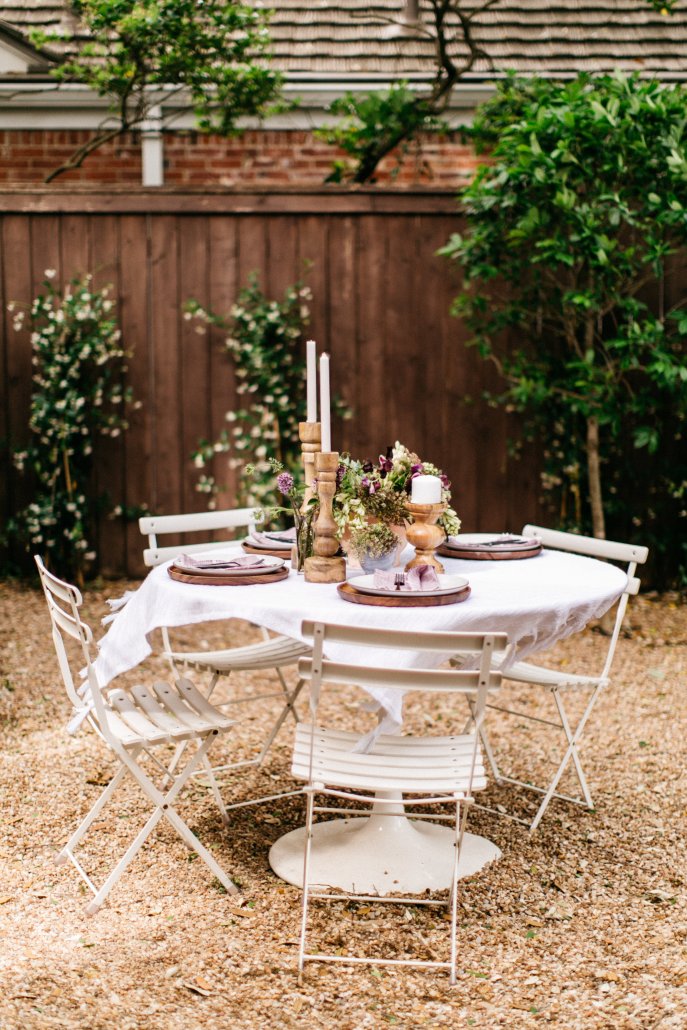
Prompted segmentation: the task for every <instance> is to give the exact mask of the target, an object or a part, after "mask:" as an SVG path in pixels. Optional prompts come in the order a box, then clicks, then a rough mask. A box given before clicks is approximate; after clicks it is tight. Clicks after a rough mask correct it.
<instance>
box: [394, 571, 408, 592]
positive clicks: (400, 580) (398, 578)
mask: <svg viewBox="0 0 687 1030" xmlns="http://www.w3.org/2000/svg"><path fill="white" fill-rule="evenodd" d="M405 581H406V576H405V572H397V573H395V575H394V586H395V587H396V589H397V590H400V589H401V587H402V586H403V584H404V583H405Z"/></svg>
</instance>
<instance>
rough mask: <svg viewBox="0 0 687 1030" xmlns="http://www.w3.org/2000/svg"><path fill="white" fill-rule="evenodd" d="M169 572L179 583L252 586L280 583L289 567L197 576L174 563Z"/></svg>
mask: <svg viewBox="0 0 687 1030" xmlns="http://www.w3.org/2000/svg"><path fill="white" fill-rule="evenodd" d="M167 572H168V573H169V575H170V577H171V578H172V579H174V580H176V582H177V583H195V585H196V586H199V587H251V586H256V585H258V584H261V583H262V584H267V583H278V582H279V580H280V579H286V577H287V576H288V574H289V568H288V566H286V565H283V566H282V567H281V568H279V569H277V570H276V571H275V572H262V573H258V575H256V576H232V575H231V574H227V575H226V576H218V575H217V574H215V575H214V576H196V575H195V574H194V573H189V572H182V571H181V569H177V568H175V567H174V565H170V566H169V568H168V569H167Z"/></svg>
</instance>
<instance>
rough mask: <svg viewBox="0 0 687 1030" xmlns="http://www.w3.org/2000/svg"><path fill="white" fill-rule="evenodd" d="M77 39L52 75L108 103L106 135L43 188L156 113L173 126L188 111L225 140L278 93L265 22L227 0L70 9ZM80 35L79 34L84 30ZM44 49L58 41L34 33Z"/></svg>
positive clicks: (142, 0)
mask: <svg viewBox="0 0 687 1030" xmlns="http://www.w3.org/2000/svg"><path fill="white" fill-rule="evenodd" d="M72 7H73V10H74V13H75V14H76V16H77V17H78V18H79V20H80V22H81V25H82V30H83V29H85V30H86V33H87V34H88V37H89V38H87V39H86V41H83V40H82V38H81V34H80V35H79V37H78V38H76V37H75V38H74V39H72V40H71V41H70V45H71V46H72V47H76V52H75V53H74V54H73V55H72V56H69V57H67V59H66V60H65V61H64V62H63V63H62V64H60V66H59V67H57V68H56V69H55V71H54V75H55V77H56V78H57V79H59V80H60V81H63V82H81V83H84V84H85V85H87V86H90V87H91V89H93V90H95V92H96V93H98V94H99V95H100V96H102V97H105V98H107V99H108V100H109V101H110V104H111V107H110V112H109V116H108V118H107V120H106V121H105V122H104V124H103V128H102V129H101V130H100V131H98V132H97V133H95V134H94V135H93V136H92V137H91V138H90V139H89V140H88V141H87V142H86V143H84V144H83V146H81V147H79V148H78V149H77V150H75V152H74V153H73V154H72V156H71V157H70V158H69V159H68V160H67V161H66V162H65V163H64V164H63V165H62V166H60V167H59V168H57V169H55V171H53V172H52V173H51V175H50V176H49V177H48V180H47V181H50V180H51V179H54V178H55V176H57V175H60V174H61V173H62V172H65V171H68V170H69V169H71V168H78V167H79V166H80V165H81V164H82V162H83V161H84V160H85V159H86V158H87V157H88V155H89V154H91V153H92V152H93V151H94V150H97V149H98V147H100V146H102V145H103V143H106V142H108V141H109V140H111V139H114V138H115V137H116V136H118V135H120V134H121V133H124V132H127V131H129V130H131V129H135V128H137V127H140V126H141V123H142V122H144V121H145V120H146V119H147V118H148V117H149V116H150V113H151V110H152V109H153V108H154V107H159V106H160V105H166V110H167V111H168V112H171V113H170V115H169V117H170V118H171V119H174V118H178V117H179V114H180V113H181V112H183V111H185V110H190V111H193V112H194V114H195V117H196V122H197V125H198V128H199V129H200V130H201V131H203V132H213V133H219V134H221V135H231V134H233V133H235V132H236V131H237V120H238V119H239V118H242V117H244V116H246V115H261V114H263V113H265V111H266V110H267V109H268V108H269V105H270V104H272V103H274V102H275V100H276V99H277V97H278V94H279V88H280V76H279V75H278V74H277V73H276V72H275V71H273V70H271V69H270V68H269V65H268V61H267V57H268V51H269V34H268V17H269V16H268V13H267V12H266V11H265V10H264V9H262V8H261V7H260V6H257V5H252V4H249V3H241V2H227V0H200V2H199V0H74V2H73V4H72ZM82 30H80V32H81V31H82ZM32 38H33V41H34V42H35V43H37V44H40V45H44V44H46V43H47V44H50V43H51V42H57V41H59V42H60V44H62V45H63V44H64V37H63V36H62V35H59V36H57V35H54V34H53V35H50V34H46V33H44V32H34V33H33V34H32Z"/></svg>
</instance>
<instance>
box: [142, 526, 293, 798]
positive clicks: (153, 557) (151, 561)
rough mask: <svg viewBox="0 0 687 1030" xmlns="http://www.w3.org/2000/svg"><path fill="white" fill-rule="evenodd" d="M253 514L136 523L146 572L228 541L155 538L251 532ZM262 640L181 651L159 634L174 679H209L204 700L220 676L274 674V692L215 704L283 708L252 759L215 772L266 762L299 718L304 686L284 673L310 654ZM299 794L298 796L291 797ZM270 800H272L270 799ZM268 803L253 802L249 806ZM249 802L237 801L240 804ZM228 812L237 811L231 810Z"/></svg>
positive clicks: (278, 640)
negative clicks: (189, 675)
mask: <svg viewBox="0 0 687 1030" xmlns="http://www.w3.org/2000/svg"><path fill="white" fill-rule="evenodd" d="M254 524H255V523H254V512H253V509H252V508H233V509H225V510H223V511H205V512H193V513H189V514H186V515H150V516H145V517H144V518H141V519H140V520H139V529H140V531H141V533H142V534H143V535H144V536H147V537H148V547H146V548H145V549H144V551H143V560H144V562H145V564H146V565H147V566H148V567H152V566H156V565H159V564H161V563H162V562H165V561H169V559H170V558H174V557H176V555H178V554H179V553H180V551H182V550H183V551H185V552H186V553H190V554H192V553H194V552H195V553H198V552H201V551H209V550H214V549H217V548H224V549H226V547H227V546H228V544H229V545H230V542H228V541H226V540H224V541H217V540H209V541H206V542H205V543H198V542H195V543H192V544H184V545H183V548H182V547H181V546H179V545H177V546H166V547H164V546H163V547H161V546H160V545H159V544H158V540H157V538H158V536H165V535H169V534H172V533H175V534H177V533H202V534H205V535H206V536H207V534H210V533H212V532H216V531H220V530H227V529H231V530H236V529H241V528H245V529H248V530H251V529H253V528H254ZM262 634H263V638H264V639H263V640H262V641H260V642H258V643H254V644H247V645H245V646H243V647H233V648H225V649H221V650H212V651H211V650H207V651H205V650H204V651H192V650H188V651H187V650H179V649H178V648H175V647H174V646H173V645H172V642H171V639H170V634H169V630H168V628H167V627H163V629H162V640H163V651H162V656H163V657H164V658H165V659H167V661H169V663H170V665H171V666H172V669H173V670H174V672H175V674H177V675H179V674H180V670H182V669H184V668H189V667H190V668H193V669H197V670H198V671H201V672H207V673H209V674H210V680H209V683H208V688H207V696H208V697H210V696H211V694H212V692H213V691H214V689H215V687H216V685H217V682H218V680H219V679H220V677H227V678H229V677H230V676H231V674H232V673H235V672H262V671H267V670H272V671H274V673H275V674H276V676H277V680H278V688H277V689H276V690H270V689H269V688H267V691H266V692H265V691H264V690H263V689H262V687H261V688H260V692H259V693H251V694H243V695H239V696H237V697H234V698H231V699H229V700H227V701H218V702H217V704H218V705H219V706H221V707H224V706H232V707H233V706H239V707H240V706H243V705H249V704H254V703H256V702H260V701H268V700H273V699H275V698H277V699H279V701H281V707H280V709H279V712H278V714H277V717H276V719H275V720H274V721H273V722H272V723H271V724H270V725H269V727H268V732H267V735H266V736H265V738H264V740H263V742H262V746H261V747H260V750H259V752H258V754H257V755H255V756H254V757H253V758H250V759H247V760H242V761H240V762H233V763H229V764H225V765H217V766H215V767H214V769H215V772H220V771H231V770H232V769H237V768H240V767H246V766H250V765H255V766H259V765H261V764H262V762H263V761H264V759H265V757H266V755H267V753H268V751H269V749H270V747H271V746H272V744H273V743H274V740H275V738H276V736H277V734H278V732H279V730H280V729H281V727H282V725H283V724H284V722H285V721H286V719H287V718H289V717H291V718H293V720H294V721H295V722H296V723H297V722H298V715H297V713H296V709H295V702H296V700H297V698H298V695H299V693H300V691H301V689H302V686H303V681H302V680H299V681H298V683H297V684H296V686H295V687H294V688H293V690H290V689H289V686H288V684H287V682H286V679H285V677H284V673H283V671H282V670H283V669H284V668H286V667H288V666H290V665H295V664H296V663H297V662H298V660H299V658H301V657H303V655H307V654H308V653H309V650H310V649H309V648H308V646H307V645H305V644H303V643H302V642H301V641H299V640H292V639H291V638H289V637H285V636H276V637H270V635H269V633H268V632H267V631H266V630H265V629H262ZM295 793H298V792H295ZM273 797H274V795H270V799H272V798H273ZM263 800H267V799H264V798H256V799H254V801H253V803H256V804H257V803H259V802H260V801H263ZM246 803H251V802H239V805H244V804H246ZM227 807H228V808H233V807H237V806H234V805H229V806H227Z"/></svg>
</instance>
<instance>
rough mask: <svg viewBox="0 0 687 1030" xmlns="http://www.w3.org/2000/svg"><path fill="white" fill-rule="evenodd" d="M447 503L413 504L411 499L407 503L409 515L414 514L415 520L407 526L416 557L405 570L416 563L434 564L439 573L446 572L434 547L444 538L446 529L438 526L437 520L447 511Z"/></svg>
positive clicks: (407, 532)
mask: <svg viewBox="0 0 687 1030" xmlns="http://www.w3.org/2000/svg"><path fill="white" fill-rule="evenodd" d="M446 508H447V505H446V504H445V503H443V502H442V503H441V504H413V503H412V501H410V502H409V503H408V504H406V509H407V511H408V514H409V515H412V516H413V520H414V521H413V522H411V523H410V524H409V525H408V526H407V527H406V539H407V540H408V543H409V544H412V546H413V547H414V548H415V557H414V558H411V560H410V561H409V562H408V563H407V565H406V567H405V570H406V572H407V571H408V569H413V568H415V566H416V565H432V566H433V567H434V568H435V570H436V573H437V575H438V576H439V575H441V574H442V573H443V572H444V566H443V565H442V564H441V562H440V561H437V558H436V556H435V554H434V549H435V548H436V547H438V546H439V544H440V543H441V541H442V540H443V539H444V535H445V534H444V531H443V529H442V528H441V526H437V524H436V523H437V520H438V519H439V518H440V517H441V516H442V515H443V513H444V512H445V511H446Z"/></svg>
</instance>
